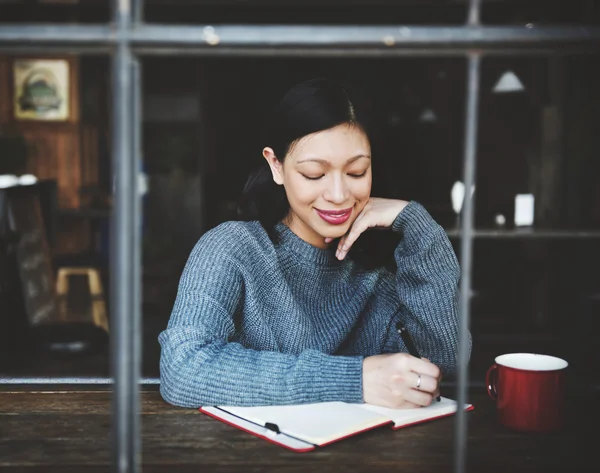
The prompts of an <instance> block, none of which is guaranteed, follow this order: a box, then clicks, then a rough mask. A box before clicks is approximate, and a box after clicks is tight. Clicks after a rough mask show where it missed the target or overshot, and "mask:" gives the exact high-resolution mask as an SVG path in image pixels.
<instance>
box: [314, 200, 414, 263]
mask: <svg viewBox="0 0 600 473" xmlns="http://www.w3.org/2000/svg"><path fill="white" fill-rule="evenodd" d="M407 205H408V202H407V201H405V200H396V199H381V198H378V197H371V198H370V199H369V201H368V202H367V203H366V205H365V207H364V208H363V210H362V212H361V213H360V214H358V217H356V220H354V223H353V224H352V226H351V227H350V229H349V230H348V233H346V234H345V235H344V236H343V237H342V238H340V241H339V243H338V248H337V251H336V256H337V258H338V259H339V260H343V259H344V258H345V257H346V255H347V254H348V251H350V248H351V247H352V245H353V244H354V242H355V241H356V239H357V238H358V237H359V236H360V235H361V233H363V232H364V231H365V230H367V229H369V228H373V227H383V228H388V227H391V226H392V223H394V220H395V219H396V217H397V216H398V214H399V213H400V212H401V211H402V210H403V209H404V207H406V206H407ZM327 240H328V239H326V240H325V242H326V243H329V242H328V241H327ZM330 241H331V240H330Z"/></svg>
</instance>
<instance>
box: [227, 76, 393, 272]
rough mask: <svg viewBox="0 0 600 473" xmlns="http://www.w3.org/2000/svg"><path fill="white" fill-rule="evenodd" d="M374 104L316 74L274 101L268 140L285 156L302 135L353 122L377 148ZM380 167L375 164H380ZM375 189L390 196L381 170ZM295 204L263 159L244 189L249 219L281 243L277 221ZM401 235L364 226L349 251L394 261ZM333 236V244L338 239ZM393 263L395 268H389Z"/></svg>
mask: <svg viewBox="0 0 600 473" xmlns="http://www.w3.org/2000/svg"><path fill="white" fill-rule="evenodd" d="M369 112H370V106H369V103H368V101H367V100H366V98H365V97H364V96H363V95H361V94H360V93H359V92H358V91H357V90H355V89H353V88H351V87H349V86H348V85H344V84H342V83H339V82H337V81H333V80H330V79H324V78H319V79H312V80H308V81H305V82H302V83H300V84H297V85H295V86H294V87H292V88H291V89H290V90H289V91H288V92H287V93H286V94H285V95H284V97H283V98H282V99H281V100H280V102H279V103H278V104H277V105H276V106H275V108H274V109H273V111H272V113H271V115H270V116H269V118H268V119H267V121H266V127H265V130H264V143H265V146H269V147H271V148H272V149H273V151H274V153H275V156H276V157H277V159H278V160H279V161H280V162H282V163H283V162H284V160H285V157H286V156H287V154H288V152H289V151H290V148H291V147H292V146H293V145H294V143H295V142H296V141H297V140H299V139H300V138H302V137H304V136H306V135H310V134H312V133H316V132H319V131H323V130H328V129H331V128H334V127H336V126H338V125H342V124H348V125H352V126H356V127H358V128H359V129H361V130H362V131H363V132H364V133H365V134H366V135H367V138H368V139H369V141H370V144H371V152H372V154H375V152H374V149H375V148H376V145H375V141H376V139H375V126H373V124H372V121H371V120H372V117H371V115H370V113H369ZM375 167H376V166H375ZM372 176H373V183H372V186H371V195H376V196H377V197H385V195H382V194H381V192H382V191H383V189H381V188H380V187H381V186H380V183H379V180H378V179H377V172H376V170H375V169H373V170H372ZM289 210H290V206H289V203H288V201H287V197H286V194H285V189H284V187H283V186H280V185H277V184H276V183H275V182H274V181H273V177H272V174H271V170H270V168H269V166H268V164H267V163H266V162H265V161H264V160H263V162H262V165H261V166H260V167H259V168H258V169H257V170H256V171H255V172H253V173H252V174H251V175H250V176H249V178H248V180H247V182H246V185H245V186H244V189H243V191H242V200H241V203H240V206H239V214H240V216H241V218H242V219H244V220H258V221H259V222H260V223H261V225H262V226H263V227H264V228H265V230H266V231H267V233H268V234H269V236H270V237H271V239H272V240H273V241H274V242H275V243H277V241H276V239H277V236H276V233H275V232H274V227H275V225H276V224H277V223H278V222H280V221H281V220H283V219H284V218H285V217H286V216H287V214H288V212H289ZM397 242H398V237H397V236H395V235H393V234H392V232H378V231H367V232H364V233H363V234H362V235H361V236H360V237H359V238H358V240H357V241H356V242H355V244H354V245H353V246H352V248H351V250H350V252H349V254H348V257H349V258H352V259H354V260H355V261H357V263H359V264H361V265H362V266H363V267H365V268H366V269H372V268H375V267H380V266H387V265H388V264H393V261H394V258H393V254H392V251H393V248H395V246H396V244H397ZM335 244H336V242H335V241H334V242H333V243H332V245H335ZM390 269H391V268H390Z"/></svg>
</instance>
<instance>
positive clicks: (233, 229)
mask: <svg viewBox="0 0 600 473" xmlns="http://www.w3.org/2000/svg"><path fill="white" fill-rule="evenodd" d="M276 230H277V232H278V234H279V236H280V238H279V242H278V243H277V245H274V244H273V242H272V241H271V240H270V239H269V237H268V235H267V233H266V232H265V230H264V229H263V227H262V226H261V225H260V224H259V223H258V222H237V221H236V222H226V223H223V224H221V225H219V226H218V227H216V228H214V229H212V230H210V231H208V232H207V233H205V234H204V235H203V236H202V238H201V239H200V240H199V242H198V243H197V244H196V246H195V248H194V249H193V251H192V252H191V255H190V257H189V260H188V262H187V265H186V267H185V269H184V271H183V274H182V276H181V280H180V283H179V290H178V294H177V298H176V301H175V305H174V307H173V312H172V314H171V318H170V320H169V324H168V327H167V329H166V330H165V331H163V332H162V333H161V334H160V336H159V341H160V344H161V347H162V351H161V360H160V376H161V385H160V390H161V394H162V396H163V398H164V399H165V400H166V401H167V402H169V403H172V404H175V405H179V406H186V407H199V406H202V405H239V406H253V405H273V404H279V405H281V404H301V403H313V402H325V401H345V402H355V403H356V402H363V393H362V362H363V358H364V357H366V356H370V355H376V354H381V353H394V352H406V351H407V350H406V347H405V346H404V343H403V342H402V339H401V338H400V336H399V335H398V334H397V333H396V330H395V323H396V322H397V321H403V323H404V324H405V326H406V327H407V328H408V330H409V332H410V333H411V335H412V337H413V339H414V342H415V345H416V346H417V348H418V349H419V351H420V352H421V355H422V356H424V357H427V358H429V359H430V360H431V361H432V362H433V363H435V364H437V365H438V366H439V367H440V368H441V369H442V372H443V373H445V374H450V373H452V372H453V371H454V369H455V363H456V354H457V347H458V309H457V303H458V293H457V292H458V290H457V286H458V280H459V267H458V263H457V260H456V256H455V254H454V251H453V249H452V246H451V244H450V242H449V241H448V238H447V236H446V233H445V232H444V230H443V229H442V228H441V227H440V226H439V225H438V224H437V223H436V222H435V221H434V220H433V219H432V218H431V216H430V215H429V213H427V211H426V210H425V209H424V208H423V207H422V206H421V205H420V204H418V203H417V202H414V201H413V202H410V203H409V204H408V205H407V206H406V207H405V208H404V210H403V211H402V212H400V213H399V214H398V217H397V218H396V220H395V221H394V223H393V225H392V230H393V231H396V232H400V233H402V234H403V238H402V239H401V241H400V244H399V245H398V247H397V248H396V250H395V259H396V264H397V267H398V269H397V271H396V274H392V273H390V272H389V271H387V270H385V269H378V270H372V271H366V270H363V269H361V268H359V267H358V266H357V264H356V263H354V262H353V261H351V260H349V259H346V260H344V261H338V260H337V259H336V258H335V247H332V248H329V249H320V248H316V247H314V246H312V245H310V244H309V243H307V242H305V241H303V240H302V239H300V238H299V237H298V236H296V235H295V234H294V233H293V232H292V231H291V230H290V229H289V228H288V227H287V226H285V225H284V224H283V223H279V224H278V225H277V227H276Z"/></svg>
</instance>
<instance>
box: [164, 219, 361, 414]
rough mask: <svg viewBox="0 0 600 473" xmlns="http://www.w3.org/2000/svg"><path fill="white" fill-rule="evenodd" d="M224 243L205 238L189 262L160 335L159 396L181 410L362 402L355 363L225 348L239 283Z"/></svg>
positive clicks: (232, 345)
mask: <svg viewBox="0 0 600 473" xmlns="http://www.w3.org/2000/svg"><path fill="white" fill-rule="evenodd" d="M238 237H239V235H238ZM228 243H231V239H228V238H223V237H222V235H221V236H219V235H218V234H217V233H216V232H214V231H210V232H208V233H207V234H205V235H204V236H203V237H202V238H201V239H200V241H199V242H198V244H197V245H196V247H195V248H194V250H193V251H192V253H191V255H190V257H189V259H188V262H187V264H186V267H185V269H184V271H183V274H182V276H181V280H180V282H179V288H178V293H177V298H176V301H175V304H174V307H173V312H172V314H171V318H170V320H169V324H168V326H167V329H166V330H164V331H163V332H162V333H161V334H160V335H159V342H160V344H161V358H160V382H161V385H160V392H161V395H162V397H163V398H164V399H165V400H166V401H167V402H169V403H171V404H174V405H178V406H183V407H199V406H203V405H238V406H256V405H284V404H302V403H313V402H326V401H345V402H362V357H356V356H353V357H350V356H333V355H327V354H324V353H321V352H319V351H317V350H306V351H304V352H302V353H300V354H299V355H295V354H286V353H281V352H275V351H266V350H265V351H262V350H253V349H249V348H246V347H244V346H242V345H241V344H239V343H237V342H234V341H232V337H233V336H234V334H235V331H236V327H235V323H234V320H235V314H236V313H237V311H238V310H239V309H240V308H241V305H242V304H243V302H244V280H243V276H242V274H243V273H242V271H241V268H240V267H239V263H238V262H236V261H235V259H234V258H232V255H231V251H232V250H231V245H228Z"/></svg>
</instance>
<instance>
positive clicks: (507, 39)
mask: <svg viewBox="0 0 600 473" xmlns="http://www.w3.org/2000/svg"><path fill="white" fill-rule="evenodd" d="M131 34H132V38H131V39H132V42H133V43H134V44H135V45H136V46H137V47H143V46H146V47H147V46H152V45H161V46H169V45H178V46H186V45H190V46H204V45H205V46H206V47H208V48H215V47H235V46H239V47H275V46H276V47H281V48H286V47H292V48H294V47H307V46H310V47H339V48H356V47H363V48H378V49H388V48H389V49H393V48H417V49H424V48H429V47H437V48H461V49H464V50H467V49H486V50H487V49H496V48H499V49H502V48H503V47H529V48H531V47H534V48H540V49H543V48H547V47H557V46H562V47H567V46H569V45H573V44H579V45H583V44H588V43H589V42H600V27H582V26H576V27H550V26H548V27H538V28H527V27H526V26H522V27H519V26H484V27H470V26H401V25H399V26H389V25H382V26H361V25H344V26H339V25H319V26H316V25H315V26H311V25H285V26H283V25H222V26H214V27H213V26H204V27H203V26H168V25H144V26H143V27H140V28H137V29H134V30H133V31H132V33H131Z"/></svg>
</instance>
